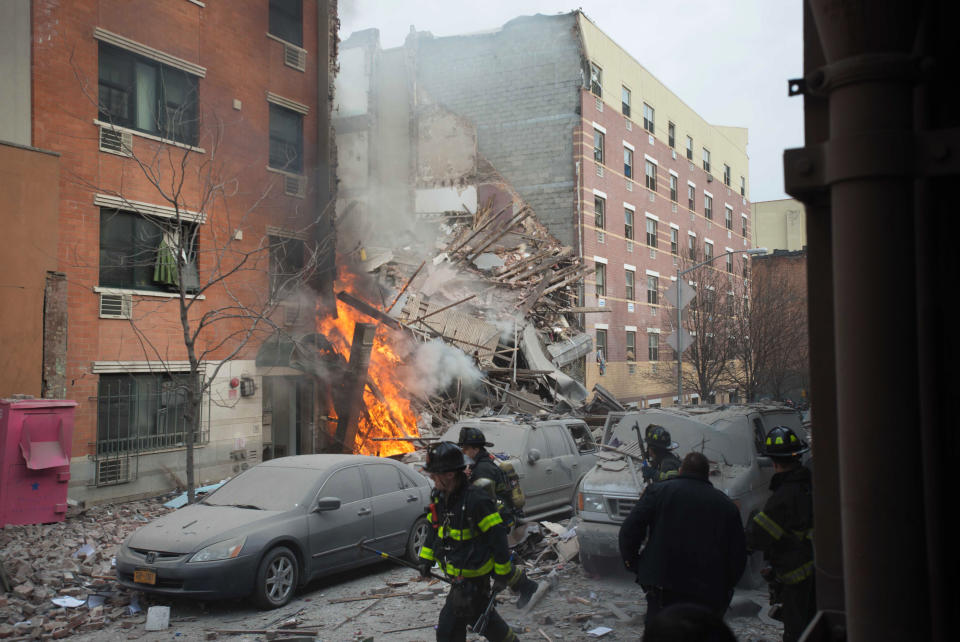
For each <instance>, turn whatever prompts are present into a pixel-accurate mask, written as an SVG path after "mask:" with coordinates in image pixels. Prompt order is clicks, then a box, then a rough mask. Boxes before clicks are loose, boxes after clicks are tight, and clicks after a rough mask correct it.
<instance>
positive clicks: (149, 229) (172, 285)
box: [100, 208, 199, 291]
mask: <svg viewBox="0 0 960 642" xmlns="http://www.w3.org/2000/svg"><path fill="white" fill-rule="evenodd" d="M178 254H179V256H180V260H179V261H178V260H177V256H178ZM178 266H179V267H178ZM181 277H182V278H183V280H184V287H185V288H186V289H187V291H194V290H196V288H197V287H199V283H198V275H197V225H196V224H195V223H193V222H190V221H183V220H180V221H177V220H176V219H172V218H171V219H168V218H164V217H159V216H144V215H141V214H136V213H134V212H124V211H122V210H115V209H107V208H102V209H101V210H100V285H101V286H103V287H113V288H129V289H133V290H156V291H171V290H177V289H178V284H179V279H180V278H181Z"/></svg>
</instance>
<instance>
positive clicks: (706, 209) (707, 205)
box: [703, 194, 713, 221]
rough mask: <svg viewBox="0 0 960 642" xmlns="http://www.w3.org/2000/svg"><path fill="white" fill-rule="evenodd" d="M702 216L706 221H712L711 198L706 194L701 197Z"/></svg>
mask: <svg viewBox="0 0 960 642" xmlns="http://www.w3.org/2000/svg"><path fill="white" fill-rule="evenodd" d="M703 215H704V216H705V217H706V218H707V220H708V221H712V220H713V197H712V196H708V195H706V194H704V195H703Z"/></svg>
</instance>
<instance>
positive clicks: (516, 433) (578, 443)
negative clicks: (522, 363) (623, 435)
mask: <svg viewBox="0 0 960 642" xmlns="http://www.w3.org/2000/svg"><path fill="white" fill-rule="evenodd" d="M464 426H468V427H471V428H478V429H480V430H482V431H483V434H484V435H485V436H486V438H487V441H489V442H491V443H493V446H491V447H489V448H487V450H488V451H489V452H490V453H491V454H493V455H494V456H496V457H498V458H499V459H501V460H507V461H510V462H512V463H513V466H514V468H515V469H516V471H517V474H518V475H519V476H520V488H521V489H522V490H523V494H524V495H525V496H526V500H527V501H526V505H525V506H524V508H523V512H524V516H525V518H526V519H529V520H541V519H546V518H549V517H558V516H561V515H565V514H569V513H571V512H572V511H573V500H574V495H575V492H576V488H577V484H579V483H580V479H581V478H582V477H583V476H584V475H585V474H586V473H587V471H589V470H590V469H591V468H592V467H593V464H594V462H595V461H596V458H597V452H598V450H599V448H598V446H597V444H596V442H595V441H594V439H593V435H592V434H591V433H590V428H589V427H588V426H587V424H585V423H584V422H583V421H581V420H579V419H543V420H534V419H532V418H531V417H529V416H524V415H502V416H498V417H486V418H472V419H465V420H463V421H460V422H458V423H456V424H454V425H453V426H451V427H450V428H449V429H448V430H447V432H445V433H444V434H443V437H442V439H444V440H446V441H452V442H454V443H456V441H457V438H458V437H459V436H460V429H461V428H463V427H464Z"/></svg>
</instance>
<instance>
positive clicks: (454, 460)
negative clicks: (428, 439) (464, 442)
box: [423, 441, 467, 473]
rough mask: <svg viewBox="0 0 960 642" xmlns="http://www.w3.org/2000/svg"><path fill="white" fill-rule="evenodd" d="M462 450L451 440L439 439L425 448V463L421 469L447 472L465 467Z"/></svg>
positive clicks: (432, 471) (429, 471) (431, 471)
mask: <svg viewBox="0 0 960 642" xmlns="http://www.w3.org/2000/svg"><path fill="white" fill-rule="evenodd" d="M466 465H467V464H466V462H465V461H464V459H463V451H462V450H460V448H459V446H457V445H456V444H455V443H453V442H452V441H441V442H440V443H438V444H433V445H432V446H430V448H428V449H427V464H426V466H424V467H423V469H424V470H425V471H426V472H428V473H449V472H452V471H455V470H463V469H464V468H465V467H466Z"/></svg>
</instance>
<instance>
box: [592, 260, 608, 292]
mask: <svg viewBox="0 0 960 642" xmlns="http://www.w3.org/2000/svg"><path fill="white" fill-rule="evenodd" d="M594 278H595V279H596V282H597V296H606V295H607V287H606V286H607V266H606V265H604V264H603V263H597V271H596V272H594Z"/></svg>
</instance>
